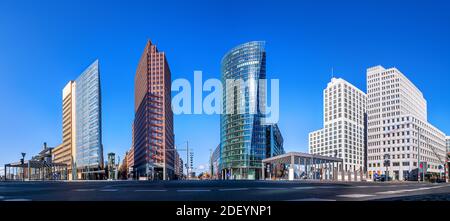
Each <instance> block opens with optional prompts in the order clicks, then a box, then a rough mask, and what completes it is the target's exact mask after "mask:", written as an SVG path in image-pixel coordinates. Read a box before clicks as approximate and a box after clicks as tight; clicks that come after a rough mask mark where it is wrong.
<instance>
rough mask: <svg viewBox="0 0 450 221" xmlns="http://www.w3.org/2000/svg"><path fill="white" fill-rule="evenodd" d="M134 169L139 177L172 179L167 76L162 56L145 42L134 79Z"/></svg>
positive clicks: (171, 119)
mask: <svg viewBox="0 0 450 221" xmlns="http://www.w3.org/2000/svg"><path fill="white" fill-rule="evenodd" d="M134 83H135V91H134V92H135V94H134V95H135V96H134V100H135V105H134V112H135V118H134V122H133V149H134V150H133V151H134V169H135V171H134V172H135V174H136V175H137V176H139V177H147V178H149V179H164V180H165V179H167V178H170V179H172V178H173V177H174V175H175V171H174V170H175V168H174V165H175V153H174V152H175V149H174V133H173V112H172V107H171V73H170V69H169V64H168V62H167V58H166V54H165V53H164V52H160V51H158V49H157V48H156V45H153V44H152V42H151V41H148V42H147V45H146V46H145V49H144V52H143V53H142V56H141V58H140V60H139V64H138V67H137V70H136V75H135V79H134Z"/></svg>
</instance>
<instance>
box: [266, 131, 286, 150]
mask: <svg viewBox="0 0 450 221" xmlns="http://www.w3.org/2000/svg"><path fill="white" fill-rule="evenodd" d="M283 142H284V139H283V136H282V135H281V131H280V128H278V125H277V124H269V125H267V126H266V143H267V148H266V151H267V152H266V158H268V157H274V156H278V155H281V154H285V152H284V148H283Z"/></svg>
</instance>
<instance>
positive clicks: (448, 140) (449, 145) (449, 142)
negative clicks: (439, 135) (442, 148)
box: [445, 136, 450, 153]
mask: <svg viewBox="0 0 450 221" xmlns="http://www.w3.org/2000/svg"><path fill="white" fill-rule="evenodd" d="M445 141H446V142H445V143H446V144H447V153H450V136H447V137H445Z"/></svg>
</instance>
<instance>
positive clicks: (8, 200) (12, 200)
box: [3, 199, 31, 202]
mask: <svg viewBox="0 0 450 221" xmlns="http://www.w3.org/2000/svg"><path fill="white" fill-rule="evenodd" d="M3 201H7V202H16V201H17V202H19V201H31V200H30V199H7V200H3Z"/></svg>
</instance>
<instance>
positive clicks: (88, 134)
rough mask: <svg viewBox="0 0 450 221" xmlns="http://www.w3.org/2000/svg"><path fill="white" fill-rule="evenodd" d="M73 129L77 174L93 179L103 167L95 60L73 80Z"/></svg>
mask: <svg viewBox="0 0 450 221" xmlns="http://www.w3.org/2000/svg"><path fill="white" fill-rule="evenodd" d="M75 128H76V129H75V134H76V136H75V144H76V157H75V159H76V166H77V168H78V173H81V178H82V179H95V178H97V177H98V175H99V172H100V170H101V169H102V168H103V145H102V125H101V94H100V73H99V66H98V60H96V61H95V62H94V63H92V64H91V65H90V66H89V67H88V68H87V69H86V70H85V71H84V72H83V73H82V74H81V75H80V76H79V77H78V78H77V79H76V80H75Z"/></svg>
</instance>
